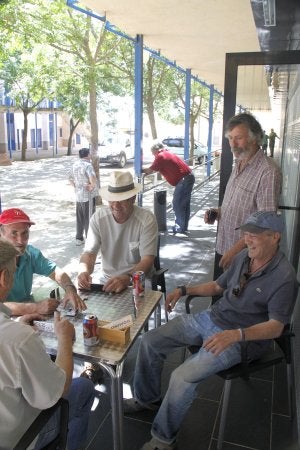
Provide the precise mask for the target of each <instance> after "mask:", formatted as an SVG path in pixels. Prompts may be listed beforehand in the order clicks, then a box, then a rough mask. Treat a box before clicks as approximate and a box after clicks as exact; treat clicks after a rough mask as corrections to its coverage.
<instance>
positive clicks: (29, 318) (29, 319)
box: [16, 313, 45, 326]
mask: <svg viewBox="0 0 300 450" xmlns="http://www.w3.org/2000/svg"><path fill="white" fill-rule="evenodd" d="M34 320H45V316H42V315H41V314H38V313H32V314H24V315H23V316H20V317H18V318H17V319H16V321H17V322H21V323H25V324H26V325H31V326H32V325H33V321H34Z"/></svg>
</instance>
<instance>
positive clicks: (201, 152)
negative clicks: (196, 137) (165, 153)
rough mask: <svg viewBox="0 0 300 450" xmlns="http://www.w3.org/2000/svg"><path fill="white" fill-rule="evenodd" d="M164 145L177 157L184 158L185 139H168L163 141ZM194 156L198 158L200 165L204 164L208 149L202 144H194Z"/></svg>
mask: <svg viewBox="0 0 300 450" xmlns="http://www.w3.org/2000/svg"><path fill="white" fill-rule="evenodd" d="M162 143H163V144H164V145H165V146H166V148H167V149H168V150H170V151H171V152H172V153H174V154H175V155H178V156H179V157H180V158H182V159H183V158H184V138H182V137H176V138H173V137H168V138H166V139H163V141H162ZM194 156H195V157H196V158H197V161H198V163H199V164H202V163H203V161H204V158H205V157H206V156H207V147H206V146H205V145H203V144H201V143H200V142H196V141H195V143H194Z"/></svg>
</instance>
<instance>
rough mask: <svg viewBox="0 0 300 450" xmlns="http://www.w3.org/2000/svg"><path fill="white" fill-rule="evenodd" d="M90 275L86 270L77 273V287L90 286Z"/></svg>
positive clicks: (85, 287) (86, 287)
mask: <svg viewBox="0 0 300 450" xmlns="http://www.w3.org/2000/svg"><path fill="white" fill-rule="evenodd" d="M91 282H92V277H91V275H90V274H89V273H88V272H81V273H79V274H78V277H77V283H78V287H79V289H87V290H90V288H91Z"/></svg>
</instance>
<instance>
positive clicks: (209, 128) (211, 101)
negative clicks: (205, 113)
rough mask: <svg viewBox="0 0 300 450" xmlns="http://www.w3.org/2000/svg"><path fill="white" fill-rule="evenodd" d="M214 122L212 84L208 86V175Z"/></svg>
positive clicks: (208, 174)
mask: <svg viewBox="0 0 300 450" xmlns="http://www.w3.org/2000/svg"><path fill="white" fill-rule="evenodd" d="M213 122H214V85H213V84H211V85H210V87H209V121H208V138H207V148H208V152H207V169H206V170H207V176H208V177H209V176H210V170H211V164H210V161H211V142H212V128H213Z"/></svg>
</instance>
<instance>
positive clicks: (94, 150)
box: [89, 75, 102, 205]
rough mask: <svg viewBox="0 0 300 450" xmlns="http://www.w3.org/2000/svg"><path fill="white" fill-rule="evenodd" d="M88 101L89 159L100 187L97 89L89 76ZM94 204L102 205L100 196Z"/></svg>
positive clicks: (93, 79)
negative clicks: (89, 124)
mask: <svg viewBox="0 0 300 450" xmlns="http://www.w3.org/2000/svg"><path fill="white" fill-rule="evenodd" d="M89 99H90V123H91V157H92V164H93V167H94V170H95V174H96V178H97V180H98V185H99V187H100V173H99V156H98V120H97V89H96V83H95V78H94V77H93V75H90V84H89ZM96 203H97V205H101V204H102V199H101V197H100V196H99V197H97V198H96Z"/></svg>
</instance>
